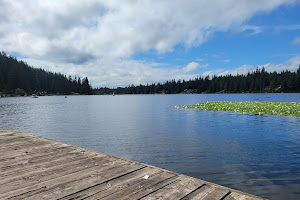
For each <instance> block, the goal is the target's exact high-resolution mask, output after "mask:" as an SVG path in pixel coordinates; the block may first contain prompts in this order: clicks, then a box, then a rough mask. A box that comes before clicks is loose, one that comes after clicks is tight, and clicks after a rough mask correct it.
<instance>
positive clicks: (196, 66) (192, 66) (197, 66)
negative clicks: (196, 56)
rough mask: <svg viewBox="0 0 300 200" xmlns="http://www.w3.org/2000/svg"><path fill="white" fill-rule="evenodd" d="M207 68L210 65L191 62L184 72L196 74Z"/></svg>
mask: <svg viewBox="0 0 300 200" xmlns="http://www.w3.org/2000/svg"><path fill="white" fill-rule="evenodd" d="M207 66H208V64H205V65H200V64H199V63H196V62H190V63H189V64H188V65H187V66H186V67H184V68H183V69H182V71H184V72H185V73H188V72H194V71H198V70H200V69H201V68H205V67H207Z"/></svg>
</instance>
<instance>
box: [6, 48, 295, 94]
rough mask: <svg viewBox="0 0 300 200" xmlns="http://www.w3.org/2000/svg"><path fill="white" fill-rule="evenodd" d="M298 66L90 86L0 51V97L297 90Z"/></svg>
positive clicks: (283, 91) (292, 91)
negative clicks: (277, 70)
mask: <svg viewBox="0 0 300 200" xmlns="http://www.w3.org/2000/svg"><path fill="white" fill-rule="evenodd" d="M298 92H300V66H299V68H298V70H296V71H288V70H286V71H282V72H280V73H277V72H267V71H266V70H265V68H264V67H263V68H262V69H259V68H257V69H256V70H255V71H252V72H248V74H247V75H239V74H237V75H231V74H229V75H225V76H215V75H214V76H205V77H204V76H200V75H199V76H198V77H196V78H194V79H190V80H187V81H185V80H180V79H179V80H175V79H174V80H171V81H166V82H164V83H159V82H158V83H152V84H146V85H142V84H139V85H129V86H127V87H117V88H108V87H99V88H92V86H91V85H90V83H89V80H88V78H87V77H85V78H83V79H81V78H80V77H76V76H75V77H74V78H72V77H71V76H68V77H67V76H66V75H64V74H61V73H56V72H49V71H45V70H43V69H38V68H33V67H31V66H29V65H28V64H27V63H25V62H24V61H19V60H17V59H16V58H13V57H11V56H8V55H7V54H5V52H0V97H3V96H27V95H31V94H36V95H38V96H44V95H71V94H85V95H92V94H94V95H120V94H208V93H212V94H214V93H298Z"/></svg>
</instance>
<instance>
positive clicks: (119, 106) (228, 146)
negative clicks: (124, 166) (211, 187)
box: [0, 93, 300, 199]
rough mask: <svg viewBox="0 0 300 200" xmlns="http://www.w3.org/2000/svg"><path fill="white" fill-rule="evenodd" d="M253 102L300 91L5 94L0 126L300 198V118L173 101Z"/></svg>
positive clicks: (289, 98) (297, 98)
mask: <svg viewBox="0 0 300 200" xmlns="http://www.w3.org/2000/svg"><path fill="white" fill-rule="evenodd" d="M254 100H255V101H284V102H300V93H297V94H189V95H187V94H185V95H181V94H179V95H116V96H68V98H65V97H64V96H48V97H39V98H30V97H17V98H0V129H2V130H7V129H15V130H21V131H25V132H28V133H32V134H34V135H38V136H43V137H47V138H50V139H55V140H59V141H63V142H66V143H71V144H74V145H78V146H82V147H85V148H88V149H93V150H97V151H101V152H105V153H108V154H111V155H115V156H118V157H122V158H126V159H130V160H135V161H138V162H142V163H147V164H150V165H154V166H157V167H161V168H165V169H168V170H171V171H175V172H179V173H182V174H186V175H189V176H193V177H196V178H200V179H203V180H206V181H210V182H214V183H217V184H221V185H224V186H227V187H230V188H234V189H237V190H241V191H244V192H247V193H251V194H255V195H258V196H262V197H267V198H270V199H300V117H292V116H271V115H250V114H239V113H231V112H218V111H202V110H195V109H177V108H175V107H174V106H176V105H187V104H195V103H201V102H207V101H254Z"/></svg>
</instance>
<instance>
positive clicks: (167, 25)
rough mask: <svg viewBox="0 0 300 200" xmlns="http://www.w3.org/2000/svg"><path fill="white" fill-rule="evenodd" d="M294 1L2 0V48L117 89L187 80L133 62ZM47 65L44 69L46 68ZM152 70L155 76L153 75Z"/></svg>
mask: <svg viewBox="0 0 300 200" xmlns="http://www.w3.org/2000/svg"><path fill="white" fill-rule="evenodd" d="M292 2H295V1H294V0H272V1H270V0H253V1H237V0H224V1H199V0H188V1H182V0H164V1H153V0H141V1H134V0H109V1H107V0H86V1H77V0H64V1H60V0H45V1H36V0H23V1H11V0H2V1H1V7H0V18H1V20H0V47H1V49H0V50H1V51H6V52H8V53H9V52H17V53H19V54H21V55H22V56H24V57H28V62H30V63H32V64H34V65H38V66H40V65H43V66H41V67H43V68H44V67H45V68H47V69H48V68H49V69H51V70H52V69H53V70H58V71H59V72H62V73H66V74H81V73H82V76H88V77H91V78H90V79H91V83H92V84H93V86H95V87H96V86H101V85H102V86H118V85H128V84H131V83H139V81H141V82H142V83H144V82H155V81H157V80H161V79H162V78H163V77H164V76H165V77H164V80H166V79H168V78H169V77H170V78H171V77H172V78H175V77H179V78H182V77H185V76H186V75H182V74H180V73H182V71H180V70H178V69H167V68H163V69H159V68H153V66H152V65H151V64H149V63H140V62H138V61H135V60H132V58H131V57H132V56H133V55H134V54H136V53H139V52H147V51H152V50H154V52H158V53H160V54H163V53H165V52H170V51H173V50H174V47H175V46H177V45H183V46H185V47H186V48H189V47H194V46H199V45H201V44H203V43H204V42H206V41H207V40H208V39H209V38H210V37H211V36H212V35H213V34H214V33H215V32H217V31H230V30H233V31H234V30H238V27H240V29H239V30H241V31H247V30H251V31H252V32H253V33H258V32H259V31H260V29H259V27H256V26H251V25H247V24H244V23H245V22H246V21H247V20H248V19H250V18H251V17H252V16H254V15H255V14H256V13H258V12H262V11H271V10H272V9H275V8H277V7H278V6H280V5H283V4H288V3H292ZM44 65H45V66H44ZM151 73H154V74H151Z"/></svg>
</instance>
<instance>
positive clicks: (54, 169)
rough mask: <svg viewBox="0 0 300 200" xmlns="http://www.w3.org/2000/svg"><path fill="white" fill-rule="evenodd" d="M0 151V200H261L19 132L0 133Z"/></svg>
mask: <svg viewBox="0 0 300 200" xmlns="http://www.w3.org/2000/svg"><path fill="white" fill-rule="evenodd" d="M0 151H1V154H0V199H14V200H17V199H28V200H31V199H32V200H35V199H60V200H71V199H72V200H74V199H86V200H89V199H107V200H112V199H113V200H118V199H185V200H187V199H192V200H195V199H206V200H209V199H224V200H246V199H247V200H250V199H251V200H259V199H262V198H260V197H256V196H253V195H250V194H246V193H243V192H240V191H237V190H232V189H230V188H226V187H223V186H220V185H217V184H214V183H209V182H206V181H203V180H200V179H196V178H192V177H188V176H185V175H181V174H178V173H175V172H171V171H168V170H165V169H161V168H157V167H154V166H150V165H147V164H142V163H137V162H134V161H130V160H125V159H122V158H117V157H115V156H111V155H107V154H104V153H101V152H96V151H92V150H88V149H85V148H82V147H78V146H73V145H70V144H66V143H62V142H59V141H54V140H50V139H46V138H43V137H37V136H34V135H30V134H27V133H24V132H21V131H12V130H10V131H0Z"/></svg>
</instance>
